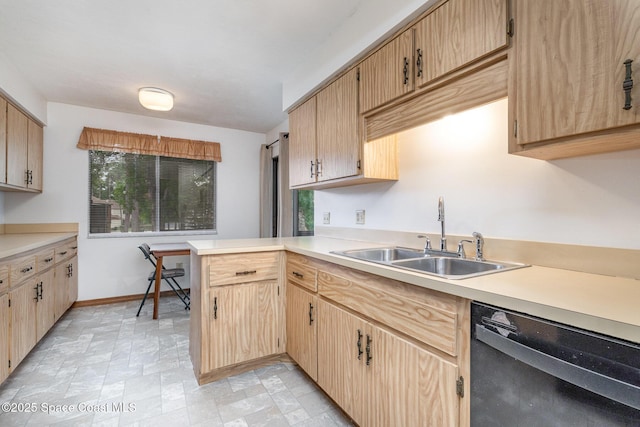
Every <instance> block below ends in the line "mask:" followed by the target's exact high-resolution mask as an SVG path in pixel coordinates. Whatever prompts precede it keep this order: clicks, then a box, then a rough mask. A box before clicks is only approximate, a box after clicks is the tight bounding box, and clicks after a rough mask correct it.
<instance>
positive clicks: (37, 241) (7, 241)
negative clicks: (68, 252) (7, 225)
mask: <svg viewBox="0 0 640 427" xmlns="http://www.w3.org/2000/svg"><path fill="white" fill-rule="evenodd" d="M77 236H78V233H73V232H70V233H69V232H65V233H33V234H31V233H30V234H2V235H0V243H2V249H0V261H4V260H6V259H9V258H11V257H14V256H16V255H20V254H22V253H25V252H30V251H32V250H36V249H39V248H42V247H44V246H48V245H52V244H55V243H59V242H62V241H64V240H67V239H70V238H72V237H77ZM5 245H6V246H5Z"/></svg>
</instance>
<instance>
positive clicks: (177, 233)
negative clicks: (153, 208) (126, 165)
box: [87, 150, 218, 239]
mask: <svg viewBox="0 0 640 427" xmlns="http://www.w3.org/2000/svg"><path fill="white" fill-rule="evenodd" d="M92 151H104V150H87V190H88V197H87V201H88V203H87V238H88V239H120V238H127V237H142V236H144V237H158V236H195V235H217V234H218V203H217V201H218V166H217V164H216V163H217V162H216V161H213V160H205V161H208V162H210V163H212V166H213V194H214V196H213V225H214V228H213V229H206V230H167V231H160V230H158V231H132V232H117V233H112V232H109V233H91V196H92V194H91V152H92ZM107 152H108V151H107ZM123 154H126V153H123ZM145 156H150V157H154V158H155V168H156V177H155V178H156V188H157V189H158V190H159V188H160V182H159V180H160V157H163V156H158V155H152V154H145ZM184 160H185V161H189V160H192V161H196V159H184ZM154 197H155V198H156V204H157V206H159V202H158V198H159V191H156V194H155V196H154ZM154 215H155V216H156V219H158V218H159V217H160V211H159V210H158V211H157V212H155V213H154ZM156 223H159V222H158V221H156Z"/></svg>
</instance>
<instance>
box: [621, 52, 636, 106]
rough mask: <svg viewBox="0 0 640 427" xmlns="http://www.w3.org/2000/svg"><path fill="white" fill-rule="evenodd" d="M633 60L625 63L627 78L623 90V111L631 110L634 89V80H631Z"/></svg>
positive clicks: (623, 83)
mask: <svg viewBox="0 0 640 427" xmlns="http://www.w3.org/2000/svg"><path fill="white" fill-rule="evenodd" d="M632 62H633V59H627V60H626V61H624V67H625V77H624V81H623V82H622V90H623V91H624V107H622V109H623V110H630V109H631V89H633V79H632V78H631V63H632Z"/></svg>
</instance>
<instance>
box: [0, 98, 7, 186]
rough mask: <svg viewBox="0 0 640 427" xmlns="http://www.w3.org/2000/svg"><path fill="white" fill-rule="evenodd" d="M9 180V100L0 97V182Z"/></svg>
mask: <svg viewBox="0 0 640 427" xmlns="http://www.w3.org/2000/svg"><path fill="white" fill-rule="evenodd" d="M6 182H7V101H5V100H4V99H3V98H0V184H2V183H6Z"/></svg>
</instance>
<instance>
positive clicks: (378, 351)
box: [366, 326, 458, 427]
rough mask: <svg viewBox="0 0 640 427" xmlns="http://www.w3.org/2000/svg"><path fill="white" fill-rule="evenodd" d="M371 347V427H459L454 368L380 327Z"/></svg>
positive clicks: (370, 339) (368, 350) (372, 332)
mask: <svg viewBox="0 0 640 427" xmlns="http://www.w3.org/2000/svg"><path fill="white" fill-rule="evenodd" d="M366 344H367V346H366V356H367V359H368V361H369V365H368V366H367V374H366V375H367V379H366V384H367V386H366V389H367V390H368V391H369V396H368V402H369V405H368V411H367V414H366V416H367V420H368V422H367V423H366V425H369V426H380V427H385V426H392V425H394V426H407V427H408V426H432V427H440V426H455V425H458V396H457V395H456V386H455V385H456V373H457V367H456V366H455V365H454V364H452V363H449V362H446V361H444V360H443V359H441V358H439V357H438V356H435V355H433V354H431V353H429V352H427V351H426V350H424V349H421V348H419V347H417V346H415V345H413V344H412V343H409V342H408V341H406V340H404V339H402V338H400V337H398V336H396V335H394V334H391V333H389V332H386V331H384V330H382V329H380V328H378V327H375V326H371V328H370V331H369V332H368V333H367V336H366Z"/></svg>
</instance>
